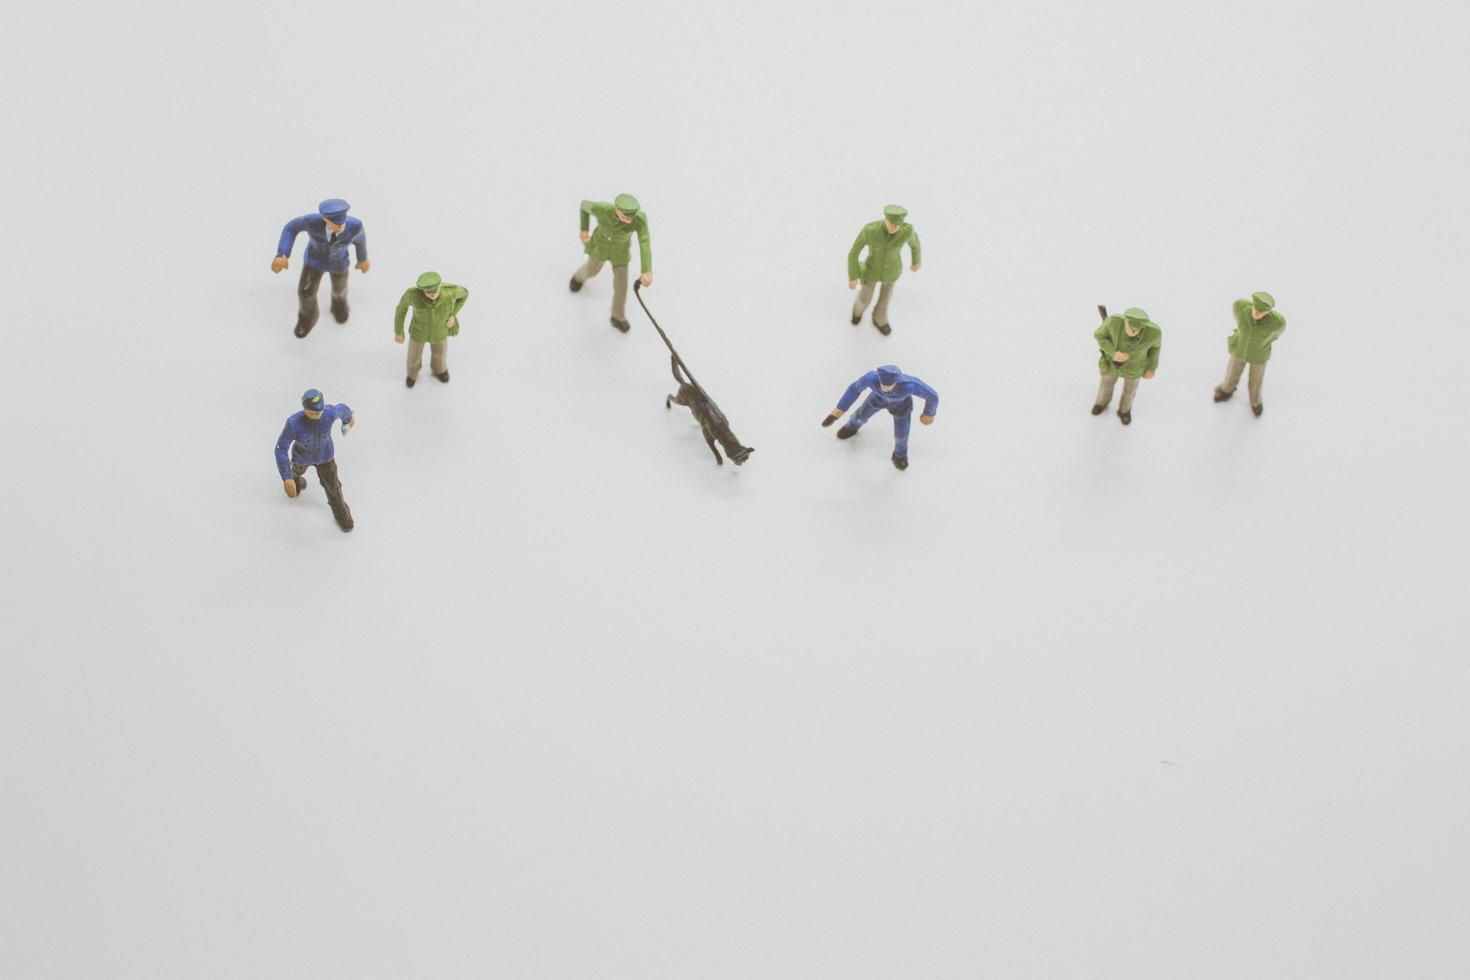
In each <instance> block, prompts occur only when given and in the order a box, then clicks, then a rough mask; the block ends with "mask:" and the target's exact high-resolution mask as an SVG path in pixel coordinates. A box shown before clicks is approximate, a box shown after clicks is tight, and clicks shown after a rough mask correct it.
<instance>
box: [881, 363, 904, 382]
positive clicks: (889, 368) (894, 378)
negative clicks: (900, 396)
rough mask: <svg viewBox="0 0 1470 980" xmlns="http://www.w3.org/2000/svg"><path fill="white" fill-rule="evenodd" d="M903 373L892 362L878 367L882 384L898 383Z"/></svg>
mask: <svg viewBox="0 0 1470 980" xmlns="http://www.w3.org/2000/svg"><path fill="white" fill-rule="evenodd" d="M901 377H903V373H902V372H901V371H899V369H898V368H897V367H895V366H894V365H892V364H885V365H883V366H882V367H880V368H879V369H878V383H879V384H880V385H896V384H898V379H899V378H901Z"/></svg>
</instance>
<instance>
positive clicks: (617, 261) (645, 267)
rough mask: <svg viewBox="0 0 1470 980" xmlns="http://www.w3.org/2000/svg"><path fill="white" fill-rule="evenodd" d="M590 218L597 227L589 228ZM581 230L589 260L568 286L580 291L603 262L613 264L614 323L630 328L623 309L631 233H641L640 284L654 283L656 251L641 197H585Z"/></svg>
mask: <svg viewBox="0 0 1470 980" xmlns="http://www.w3.org/2000/svg"><path fill="white" fill-rule="evenodd" d="M588 218H596V219H597V227H596V229H594V230H592V231H588V230H587V225H588ZM579 221H580V222H581V231H580V232H579V234H580V236H581V239H582V242H583V245H584V247H583V249H582V250H583V251H584V252H586V253H587V262H586V264H584V265H583V266H582V267H581V268H580V269H578V270H577V271H576V272H574V273H573V274H572V281H571V283H570V284H569V288H570V289H571V291H572V292H574V293H575V292H580V291H581V289H582V286H583V285H585V284H586V282H587V280H588V279H591V278H592V277H593V276H595V275H597V273H598V272H600V271H602V265H603V263H604V262H611V263H612V267H613V301H612V325H613V326H614V327H616V328H617V329H618V330H621V331H622V332H623V333H627V332H628V313H627V311H626V310H625V309H624V307H625V305H626V304H627V301H628V261H629V259H630V258H631V257H632V244H631V242H630V241H629V239H630V238H632V236H634V235H637V236H638V266H639V268H640V269H641V270H642V273H643V274H642V275H640V276H639V277H638V282H639V284H641V285H643V286H652V285H653V251H652V249H651V248H650V246H649V244H648V215H646V214H644V213H643V212H642V210H640V209H639V206H638V199H637V198H636V197H634V196H633V195H632V194H619V195H618V196H617V197H616V198H614V199H613V203H611V204H607V203H605V202H602V201H583V202H582V207H581V210H580V212H579Z"/></svg>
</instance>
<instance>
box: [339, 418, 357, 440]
mask: <svg viewBox="0 0 1470 980" xmlns="http://www.w3.org/2000/svg"><path fill="white" fill-rule="evenodd" d="M355 428H357V416H356V415H354V416H352V418H350V419H348V420H347V421H346V422H343V423H342V434H343V435H344V436H345V435H346V434H347V433H348V432H349V431H351V430H352V429H355Z"/></svg>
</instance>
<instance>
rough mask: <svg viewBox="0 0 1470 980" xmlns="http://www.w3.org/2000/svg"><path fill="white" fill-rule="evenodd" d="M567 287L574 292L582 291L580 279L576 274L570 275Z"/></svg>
mask: <svg viewBox="0 0 1470 980" xmlns="http://www.w3.org/2000/svg"><path fill="white" fill-rule="evenodd" d="M567 288H568V289H570V290H571V291H572V292H574V293H580V292H581V291H582V280H580V279H578V278H577V277H576V276H572V281H571V282H569V283H567Z"/></svg>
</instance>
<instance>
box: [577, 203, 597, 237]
mask: <svg viewBox="0 0 1470 980" xmlns="http://www.w3.org/2000/svg"><path fill="white" fill-rule="evenodd" d="M596 208H597V202H596V201H583V202H582V207H581V209H580V210H579V211H578V213H577V219H578V220H579V221H580V222H581V225H580V226H579V227H580V228H581V230H582V231H587V230H588V229H589V228H590V227H591V225H590V224H589V221H590V219H591V217H592V215H593V214H594V213H595V212H596ZM598 220H601V219H598Z"/></svg>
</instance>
